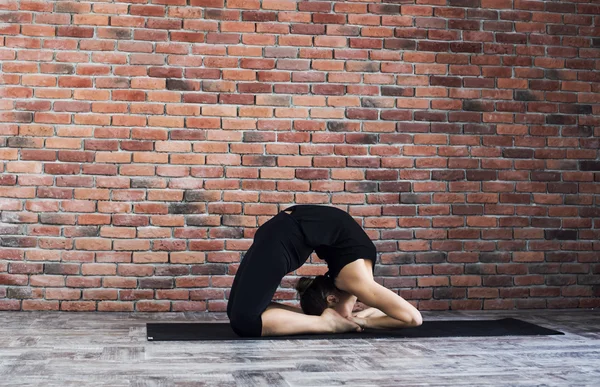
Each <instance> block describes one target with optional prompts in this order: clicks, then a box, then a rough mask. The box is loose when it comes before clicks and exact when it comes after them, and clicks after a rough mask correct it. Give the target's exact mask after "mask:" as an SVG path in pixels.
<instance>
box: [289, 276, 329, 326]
mask: <svg viewBox="0 0 600 387" xmlns="http://www.w3.org/2000/svg"><path fill="white" fill-rule="evenodd" d="M296 290H297V291H298V293H299V294H300V307H301V308H302V311H303V312H304V313H306V314H311V315H314V316H320V315H321V313H323V311H324V310H325V309H327V307H328V304H327V296H328V295H330V294H332V293H334V292H335V285H334V284H333V280H332V279H331V277H329V276H324V275H318V276H316V277H315V278H310V277H302V278H300V279H299V280H298V283H297V284H296Z"/></svg>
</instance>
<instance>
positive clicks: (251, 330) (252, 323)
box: [229, 310, 262, 337]
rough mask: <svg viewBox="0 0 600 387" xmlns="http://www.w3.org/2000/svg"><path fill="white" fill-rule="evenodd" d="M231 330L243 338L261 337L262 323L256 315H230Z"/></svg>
mask: <svg viewBox="0 0 600 387" xmlns="http://www.w3.org/2000/svg"><path fill="white" fill-rule="evenodd" d="M229 323H230V325H231V329H233V331H234V332H235V333H236V334H237V335H238V336H241V337H260V336H261V335H262V321H261V318H260V315H257V314H256V313H245V312H236V311H235V310H232V311H231V312H230V313H229Z"/></svg>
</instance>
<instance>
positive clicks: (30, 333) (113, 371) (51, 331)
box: [0, 310, 600, 387]
mask: <svg viewBox="0 0 600 387" xmlns="http://www.w3.org/2000/svg"><path fill="white" fill-rule="evenodd" d="M496 317H516V318H521V319H523V320H525V321H529V322H533V323H536V324H540V325H542V326H545V327H549V328H554V329H558V330H561V331H563V332H565V333H566V335H565V336H542V337H494V338H489V337H488V338H450V339H447V338H444V339H377V340H319V341H317V340H297V341H274V340H273V341H271V340H265V341H238V342H204V343H203V342H148V341H146V334H145V330H146V329H145V323H146V322H150V321H190V320H194V321H198V320H202V321H213V320H221V319H224V316H222V315H217V316H214V315H213V316H204V315H201V314H187V313H186V314H184V313H169V314H140V313H138V314H131V313H55V312H51V313H48V312H0V385H1V386H36V387H37V386H61V387H66V386H77V387H80V386H111V387H118V386H128V387H129V386H135V387H141V386H165V387H166V386H319V387H325V386H340V385H344V386H394V387H396V386H408V385H419V386H422V385H428V386H448V385H469V386H483V385H489V386H515V385H519V386H534V385H544V386H568V385H571V386H586V385H588V386H599V385H600V311H592V310H569V311H503V312H441V313H440V312H436V313H433V312H432V313H424V318H425V319H426V320H434V319H471V318H477V319H488V318H496Z"/></svg>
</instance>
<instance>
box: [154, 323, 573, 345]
mask: <svg viewBox="0 0 600 387" xmlns="http://www.w3.org/2000/svg"><path fill="white" fill-rule="evenodd" d="M147 332H148V341H193V340H203V341H216V340H314V339H326V340H332V339H375V338H393V337H399V338H404V337H408V338H410V337H469V336H536V335H562V334H564V333H562V332H559V331H555V330H552V329H547V328H543V327H540V326H539V325H535V324H531V323H528V322H525V321H521V320H517V319H514V318H505V319H501V320H450V321H425V322H424V323H423V325H421V326H420V327H417V328H409V329H395V330H365V331H363V332H350V333H337V334H318V335H293V336H269V337H239V336H238V335H236V334H235V332H233V330H231V327H230V325H229V323H168V324H165V323H150V324H147Z"/></svg>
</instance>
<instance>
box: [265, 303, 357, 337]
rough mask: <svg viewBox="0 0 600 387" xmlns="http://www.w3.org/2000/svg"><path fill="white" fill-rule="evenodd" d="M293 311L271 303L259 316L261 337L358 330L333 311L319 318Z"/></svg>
mask: <svg viewBox="0 0 600 387" xmlns="http://www.w3.org/2000/svg"><path fill="white" fill-rule="evenodd" d="M293 309H294V308H292V307H288V306H286V305H281V304H277V303H271V304H270V305H269V306H268V307H267V309H266V310H265V311H264V312H263V314H262V315H261V318H262V332H261V335H262V336H283V335H298V334H317V333H340V332H349V331H358V330H360V327H359V326H358V325H357V324H356V323H354V322H352V321H350V320H348V319H345V318H344V317H342V316H341V315H339V314H338V313H337V312H335V311H334V310H333V309H326V310H325V312H323V314H322V315H321V316H311V315H307V314H304V313H298V312H296V311H294V310H293Z"/></svg>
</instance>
